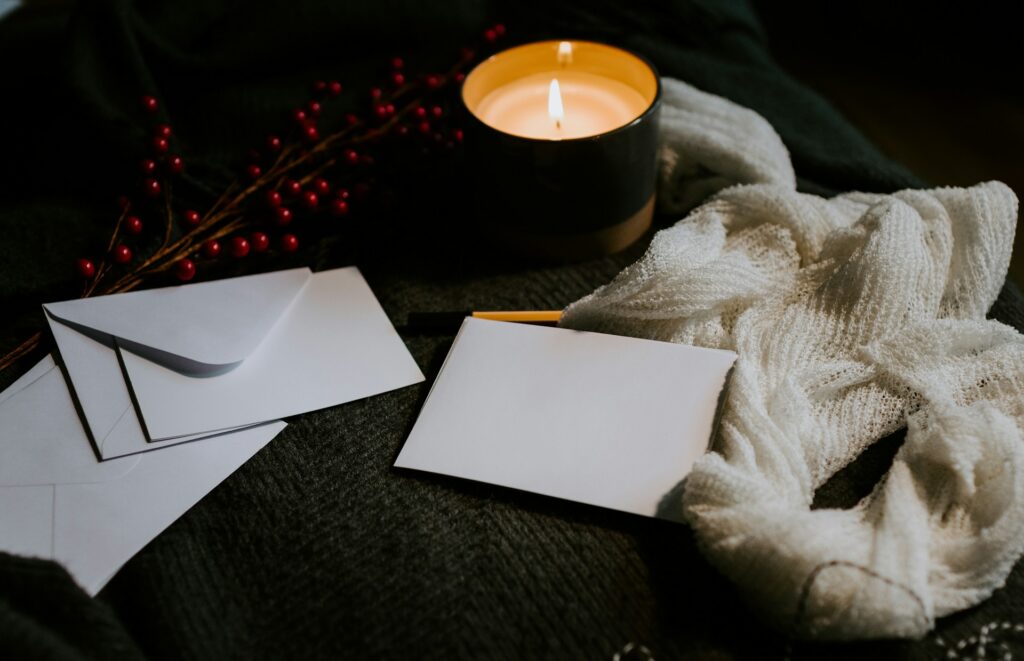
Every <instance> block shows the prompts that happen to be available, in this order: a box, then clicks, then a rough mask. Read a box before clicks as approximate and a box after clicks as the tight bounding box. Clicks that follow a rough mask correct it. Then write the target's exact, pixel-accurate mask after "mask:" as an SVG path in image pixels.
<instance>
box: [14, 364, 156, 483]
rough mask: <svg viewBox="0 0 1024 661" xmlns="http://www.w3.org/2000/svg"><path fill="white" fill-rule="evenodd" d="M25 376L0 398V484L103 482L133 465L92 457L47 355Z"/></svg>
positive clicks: (131, 461) (61, 380)
mask: <svg viewBox="0 0 1024 661" xmlns="http://www.w3.org/2000/svg"><path fill="white" fill-rule="evenodd" d="M25 377H29V378H25ZM25 377H23V378H22V379H21V380H19V381H17V382H15V384H14V385H12V386H11V388H10V389H9V391H5V392H4V393H3V394H4V395H5V396H4V397H3V399H2V401H0V487H3V486H28V485H41V484H82V483H90V482H106V481H108V480H112V479H114V478H118V477H121V476H122V475H124V474H126V473H128V472H130V471H131V470H132V469H133V468H134V467H135V465H136V464H137V463H138V461H139V459H138V457H127V458H125V459H117V460H115V461H108V462H97V461H96V455H95V454H93V451H92V447H91V446H90V445H89V439H88V438H86V436H85V432H84V430H83V429H82V424H81V422H80V421H79V419H78V415H77V414H76V413H75V405H74V403H73V402H72V401H71V395H70V394H69V393H68V389H67V385H66V384H65V382H64V375H63V374H61V372H60V369H59V368H57V366H56V364H55V363H54V362H53V359H52V358H51V357H49V356H47V357H46V358H45V359H44V360H43V361H42V362H41V363H40V364H39V365H37V366H36V367H35V368H33V369H32V370H31V371H30V373H29V374H26V375H25ZM10 391H13V392H10ZM8 392H10V394H8Z"/></svg>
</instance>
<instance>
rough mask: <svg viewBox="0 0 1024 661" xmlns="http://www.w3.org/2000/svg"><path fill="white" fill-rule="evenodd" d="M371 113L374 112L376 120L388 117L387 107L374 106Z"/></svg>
mask: <svg viewBox="0 0 1024 661" xmlns="http://www.w3.org/2000/svg"><path fill="white" fill-rule="evenodd" d="M373 112H374V114H375V115H377V118H378V119H384V118H386V117H387V116H388V107H387V106H374V107H373Z"/></svg>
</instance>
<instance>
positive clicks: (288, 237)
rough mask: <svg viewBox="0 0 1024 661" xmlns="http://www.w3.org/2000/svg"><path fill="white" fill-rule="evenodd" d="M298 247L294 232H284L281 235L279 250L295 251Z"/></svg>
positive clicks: (297, 239)
mask: <svg viewBox="0 0 1024 661" xmlns="http://www.w3.org/2000/svg"><path fill="white" fill-rule="evenodd" d="M298 249H299V238H298V237H297V236H295V235H294V234H285V235H283V236H282V237H281V250H283V251H285V252H295V251H296V250H298Z"/></svg>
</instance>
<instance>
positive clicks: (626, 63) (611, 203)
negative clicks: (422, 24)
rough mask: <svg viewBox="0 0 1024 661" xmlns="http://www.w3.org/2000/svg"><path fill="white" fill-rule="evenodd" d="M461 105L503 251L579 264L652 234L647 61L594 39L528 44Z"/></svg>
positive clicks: (479, 188)
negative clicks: (575, 261)
mask: <svg viewBox="0 0 1024 661" xmlns="http://www.w3.org/2000/svg"><path fill="white" fill-rule="evenodd" d="M559 78H561V79H562V82H561V84H559V83H552V84H551V86H550V88H548V87H547V86H546V85H545V84H544V83H545V82H546V81H548V80H549V79H551V80H557V79H559ZM538 85H539V86H540V87H538ZM545 90H547V93H546V94H544V92H545ZM562 90H564V92H562ZM559 93H561V95H562V96H564V97H565V98H564V104H563V103H561V96H559V97H558V102H556V100H555V99H554V98H552V97H553V95H558V94H559ZM545 96H546V99H545V98H544V97H545ZM462 100H463V104H464V105H465V108H466V110H467V111H468V115H469V119H468V121H467V134H466V145H467V157H468V159H469V168H470V172H471V174H472V177H473V179H474V184H475V185H474V190H475V191H476V196H477V202H478V205H477V206H478V210H479V212H480V215H481V218H482V221H483V222H484V223H485V229H486V231H487V232H488V233H489V234H491V235H493V236H494V237H496V238H497V239H498V240H500V242H501V243H502V244H503V245H504V246H506V247H508V248H510V249H512V250H513V251H515V252H520V253H525V254H530V255H533V256H538V257H543V258H549V259H558V260H575V259H585V258H589V257H593V256H597V255H603V254H609V253H613V252H617V251H619V250H622V249H624V248H626V247H628V246H629V245H631V244H632V243H634V242H635V241H636V240H637V239H639V238H640V237H641V236H643V235H644V234H645V233H646V231H647V230H648V228H649V227H650V225H651V218H652V216H653V212H654V198H655V184H656V177H657V170H656V156H657V144H658V116H659V109H660V101H661V83H660V81H659V78H658V75H657V73H656V71H655V69H654V67H653V66H652V65H651V64H650V63H649V62H648V61H647V60H645V59H644V58H642V57H640V56H638V55H635V54H633V53H630V52H628V51H625V50H622V49H620V48H615V47H613V46H608V45H605V44H599V43H594V42H586V41H575V42H565V41H562V42H559V41H546V42H538V43H533V44H527V45H524V46H518V47H515V48H512V49H509V50H507V51H503V52H501V53H498V54H497V55H494V56H492V57H490V58H488V59H487V60H485V61H484V62H482V63H481V64H479V65H478V66H477V67H476V68H475V69H473V71H472V72H470V74H469V75H468V76H467V77H466V80H465V82H464V84H463V87H462ZM545 100H546V101H547V102H546V103H545ZM559 113H561V114H559ZM563 136H564V137H563Z"/></svg>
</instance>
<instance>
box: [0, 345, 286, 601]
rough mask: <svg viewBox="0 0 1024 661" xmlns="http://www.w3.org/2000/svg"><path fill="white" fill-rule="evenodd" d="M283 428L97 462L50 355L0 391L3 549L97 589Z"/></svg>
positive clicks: (266, 428) (276, 424) (272, 426)
mask: <svg viewBox="0 0 1024 661" xmlns="http://www.w3.org/2000/svg"><path fill="white" fill-rule="evenodd" d="M284 426H285V425H284V423H283V422H274V423H270V424H266V425H262V426H258V427H252V428H249V429H246V430H242V431H238V432H234V433H231V434H227V435H225V436H223V437H222V438H220V439H218V440H217V441H216V442H203V443H186V444H182V445H177V446H175V447H172V448H167V449H165V450H162V451H160V452H157V453H148V454H144V455H137V456H132V457H125V458H121V459H115V460H112V461H105V462H99V461H97V459H96V456H95V454H94V453H93V452H92V450H91V449H90V447H89V441H88V439H87V438H86V434H85V431H84V429H83V427H82V424H81V421H80V419H79V416H78V414H77V413H76V411H75V408H74V403H73V402H72V399H71V396H70V394H69V392H68V388H67V385H66V383H65V380H64V378H63V376H62V375H61V373H60V370H59V368H58V367H57V366H56V363H55V362H54V360H53V359H52V358H51V357H47V358H45V359H43V360H42V361H41V362H40V363H39V364H37V365H36V366H35V367H34V368H32V369H31V370H30V371H29V372H28V373H27V374H25V375H24V376H23V377H22V378H21V379H19V380H18V381H16V382H15V383H14V384H13V385H12V386H11V387H10V388H8V389H7V390H5V391H4V392H3V393H2V394H0V550H2V551H6V552H9V553H17V554H21V555H30V556H36V557H41V558H48V559H53V560H56V561H58V562H60V563H61V564H63V565H64V566H65V567H66V568H67V569H68V571H69V572H70V573H71V575H72V576H74V577H75V579H76V580H77V581H78V582H79V583H80V584H81V585H82V587H83V588H85V589H86V591H88V592H89V593H90V594H95V593H96V592H98V591H99V590H100V589H101V588H102V587H103V585H105V584H106V583H107V581H108V580H109V579H110V578H111V577H112V576H113V575H114V573H116V572H117V570H118V569H120V567H121V566H122V565H123V564H124V563H125V562H127V561H128V560H129V559H131V557H132V556H133V555H135V554H136V553H137V552H138V551H139V550H141V549H142V548H143V547H144V546H145V545H146V544H147V543H149V541H150V540H152V539H153V538H154V537H156V536H157V535H158V534H159V533H160V532H161V531H162V530H163V529H164V528H166V527H167V526H168V525H170V524H171V523H172V522H174V520H175V519H177V518H178V517H179V516H181V514H183V513H184V512H185V511H186V510H188V509H189V508H190V507H191V506H192V505H194V504H195V503H196V502H198V501H199V500H200V499H201V498H202V497H203V496H204V495H206V494H207V493H208V492H209V491H210V490H212V489H213V488H214V487H215V486H216V485H217V484H219V483H220V482H221V481H222V480H223V479H224V478H226V477H227V476H228V475H230V474H231V473H232V472H234V471H235V469H237V468H238V467H239V466H241V465H242V464H243V463H245V462H246V461H247V460H248V459H249V458H250V457H252V456H253V455H254V454H255V453H256V452H257V451H259V449H260V448H262V447H263V446H265V445H266V444H267V443H268V442H270V440H271V439H273V438H274V436H276V435H277V434H278V433H279V432H280V431H281V429H283V428H284Z"/></svg>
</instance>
